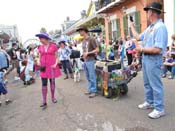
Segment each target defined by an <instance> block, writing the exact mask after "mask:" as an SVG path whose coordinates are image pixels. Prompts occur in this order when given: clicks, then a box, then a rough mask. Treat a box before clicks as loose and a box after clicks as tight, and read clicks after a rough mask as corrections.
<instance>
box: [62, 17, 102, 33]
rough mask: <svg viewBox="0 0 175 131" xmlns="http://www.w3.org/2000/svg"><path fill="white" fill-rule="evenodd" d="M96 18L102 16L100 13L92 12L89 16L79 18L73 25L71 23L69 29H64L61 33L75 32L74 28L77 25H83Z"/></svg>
mask: <svg viewBox="0 0 175 131" xmlns="http://www.w3.org/2000/svg"><path fill="white" fill-rule="evenodd" d="M96 18H102V17H101V16H100V15H98V14H94V15H92V16H89V17H87V18H85V19H80V20H79V21H78V22H77V23H75V24H74V25H72V26H71V27H70V28H69V29H67V30H66V31H64V32H63V34H65V35H69V34H70V33H73V32H76V29H77V28H78V27H81V26H83V25H85V24H86V23H88V22H90V21H92V20H94V19H96Z"/></svg>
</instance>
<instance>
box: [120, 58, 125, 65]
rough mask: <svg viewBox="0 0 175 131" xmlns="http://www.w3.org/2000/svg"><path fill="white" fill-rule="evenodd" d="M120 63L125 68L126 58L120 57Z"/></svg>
mask: <svg viewBox="0 0 175 131" xmlns="http://www.w3.org/2000/svg"><path fill="white" fill-rule="evenodd" d="M120 63H121V66H122V68H123V67H124V56H120Z"/></svg>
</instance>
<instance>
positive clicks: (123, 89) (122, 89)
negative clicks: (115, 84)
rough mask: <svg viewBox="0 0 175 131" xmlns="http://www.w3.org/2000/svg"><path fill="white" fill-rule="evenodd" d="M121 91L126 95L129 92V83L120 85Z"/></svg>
mask: <svg viewBox="0 0 175 131" xmlns="http://www.w3.org/2000/svg"><path fill="white" fill-rule="evenodd" d="M120 93H121V94H122V95H126V94H127V93H128V86H127V84H123V85H121V87H120Z"/></svg>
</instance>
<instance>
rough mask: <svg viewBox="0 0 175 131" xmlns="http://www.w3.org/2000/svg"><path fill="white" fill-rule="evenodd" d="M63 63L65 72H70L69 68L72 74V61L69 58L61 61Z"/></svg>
mask: <svg viewBox="0 0 175 131" xmlns="http://www.w3.org/2000/svg"><path fill="white" fill-rule="evenodd" d="M61 64H62V66H63V70H64V73H65V74H66V75H67V74H68V72H67V70H68V71H69V74H72V73H73V71H72V67H71V64H70V61H69V60H63V61H61Z"/></svg>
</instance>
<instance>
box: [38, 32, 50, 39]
mask: <svg viewBox="0 0 175 131" xmlns="http://www.w3.org/2000/svg"><path fill="white" fill-rule="evenodd" d="M35 36H36V37H38V38H45V39H47V40H51V38H50V37H49V35H48V34H47V33H40V34H36V35H35Z"/></svg>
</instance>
